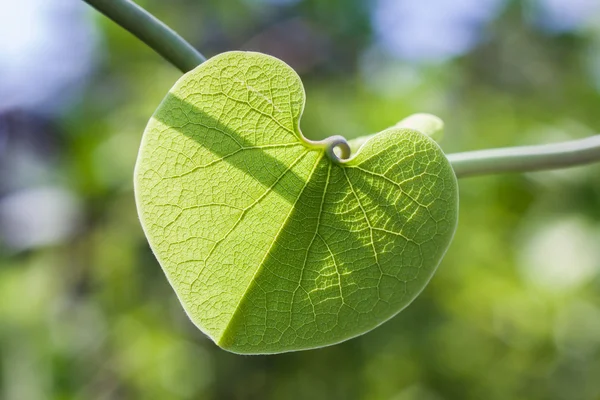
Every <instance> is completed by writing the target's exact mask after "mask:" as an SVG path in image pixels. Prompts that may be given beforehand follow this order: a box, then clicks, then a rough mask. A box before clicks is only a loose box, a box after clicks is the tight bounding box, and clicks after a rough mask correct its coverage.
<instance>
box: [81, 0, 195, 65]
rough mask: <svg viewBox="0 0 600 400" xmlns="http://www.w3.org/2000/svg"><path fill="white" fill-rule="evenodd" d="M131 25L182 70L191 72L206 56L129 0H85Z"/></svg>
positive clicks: (140, 35)
mask: <svg viewBox="0 0 600 400" xmlns="http://www.w3.org/2000/svg"><path fill="white" fill-rule="evenodd" d="M84 1H85V2H86V3H88V4H89V5H91V6H92V7H94V8H95V9H96V10H98V11H100V12H101V13H102V14H104V15H106V16H107V17H108V18H110V19H112V20H113V21H115V22H116V23H117V24H118V25H120V26H121V27H123V28H125V29H127V30H128V31H129V32H131V33H132V34H133V35H135V36H136V37H137V38H138V39H140V40H141V41H142V42H144V43H146V44H147V45H148V46H150V47H151V48H152V49H153V50H154V51H156V52H157V53H158V54H160V55H161V56H163V57H164V58H165V59H166V60H167V61H169V62H170V63H171V64H173V65H174V66H176V67H177V68H179V69H180V70H181V71H182V72H184V73H185V72H188V71H190V70H192V69H194V68H195V67H196V66H198V65H199V64H202V63H203V62H204V61H206V58H205V57H204V56H203V55H202V54H200V53H199V52H198V51H197V50H196V49H194V48H193V47H192V45H190V44H189V43H188V42H186V41H185V40H184V39H183V38H182V37H181V36H179V35H178V34H177V33H176V32H175V31H173V30H172V29H171V28H169V27H168V26H167V25H165V24H163V23H162V22H161V21H159V20H158V19H156V18H155V17H154V16H153V15H152V14H150V13H149V12H147V11H146V10H144V9H143V8H142V7H140V6H138V5H137V4H136V3H134V2H133V1H129V0H84Z"/></svg>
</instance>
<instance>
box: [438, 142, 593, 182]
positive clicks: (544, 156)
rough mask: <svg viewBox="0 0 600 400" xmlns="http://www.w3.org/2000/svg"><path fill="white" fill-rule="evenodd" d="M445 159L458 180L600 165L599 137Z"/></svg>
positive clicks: (465, 154) (469, 152) (491, 150)
mask: <svg viewBox="0 0 600 400" xmlns="http://www.w3.org/2000/svg"><path fill="white" fill-rule="evenodd" d="M447 157H448V160H450V163H451V164H452V167H453V168H454V172H455V173H456V176H457V177H458V178H465V177H469V176H477V175H489V174H497V173H501V172H529V171H540V170H546V169H559V168H566V167H572V166H576V165H583V164H590V163H593V162H600V135H594V136H591V137H588V138H585V139H578V140H571V141H568V142H561V143H553V144H543V145H537V146H522V147H506V148H501V149H489V150H479V151H468V152H465V153H456V154H448V155H447Z"/></svg>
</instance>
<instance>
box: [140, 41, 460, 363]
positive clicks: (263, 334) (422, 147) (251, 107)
mask: <svg viewBox="0 0 600 400" xmlns="http://www.w3.org/2000/svg"><path fill="white" fill-rule="evenodd" d="M304 101H305V94H304V88H303V86H302V83H301V81H300V78H299V77H298V76H297V75H296V73H295V72H294V71H293V70H292V69H291V68H290V67H289V66H288V65H286V64H285V63H283V62H282V61H280V60H278V59H276V58H273V57H270V56H267V55H264V54H259V53H250V52H229V53H223V54H221V55H218V56H216V57H214V58H212V59H210V60H209V61H207V62H206V63H204V64H202V65H200V66H199V67H197V68H196V69H194V70H193V71H191V72H189V73H187V74H185V75H184V76H183V77H182V78H181V79H180V80H179V81H178V82H177V83H176V84H175V86H174V87H173V88H172V89H171V91H170V92H169V93H168V94H167V96H166V98H165V99H164V100H163V102H162V103H161V104H160V106H159V107H158V109H157V110H156V112H155V114H154V115H153V117H152V118H151V120H150V122H149V123H148V126H147V128H146V131H145V132H144V137H143V140H142V145H141V148H140V153H139V157H138V161H137V165H136V171H135V191H136V202H137V206H138V211H139V215H140V219H141V222H142V225H143V227H144V231H145V233H146V236H147V237H148V241H149V242H150V245H151V247H152V249H153V251H154V253H155V255H156V257H157V258H158V260H159V262H160V264H161V266H162V268H163V269H164V271H165V274H166V275H167V278H168V279H169V282H170V283H171V285H172V286H173V288H174V289H175V292H176V293H177V296H178V297H179V300H180V301H181V303H182V304H183V307H184V308H185V310H186V312H187V314H188V315H189V317H190V318H191V320H192V321H193V322H194V323H195V324H196V325H197V326H198V328H200V329H201V330H202V331H203V332H204V333H206V334H207V335H208V336H209V337H210V338H211V339H213V340H214V341H215V342H216V343H217V344H218V345H219V346H221V347H222V348H224V349H227V350H229V351H232V352H236V353H246V354H264V353H279V352H285V351H293V350H301V349H310V348H315V347H321V346H326V345H330V344H334V343H338V342H341V341H344V340H346V339H349V338H352V337H354V336H357V335H360V334H363V333H365V332H367V331H369V330H371V329H373V328H375V327H376V326H378V325H379V324H381V323H383V322H384V321H386V320H388V319H389V318H391V317H392V316H394V315H395V314H397V313H398V312H399V311H400V310H402V309H403V308H404V307H406V306H407V305H408V304H409V303H410V302H411V301H412V300H413V299H414V298H415V297H416V296H417V295H418V294H419V292H421V290H422V289H423V288H424V287H425V285H426V284H427V282H428V281H429V279H430V278H431V276H432V275H433V273H434V272H435V269H436V268H437V266H438V264H439V262H440V260H441V259H442V257H443V255H444V253H445V251H446V249H447V247H448V245H449V244H450V241H451V239H452V236H453V234H454V230H455V227H456V222H457V215H458V190H457V181H456V177H455V175H454V172H453V170H452V168H451V166H450V164H449V162H448V160H447V159H446V157H445V156H444V154H443V153H442V151H441V150H440V148H439V147H438V145H437V144H436V143H435V142H434V141H433V140H432V139H431V138H429V137H427V136H426V135H424V134H422V133H420V132H418V131H415V130H411V129H406V128H391V129H387V130H385V131H383V132H381V133H379V134H376V135H374V136H373V137H371V138H370V139H369V140H367V141H366V142H365V143H364V144H363V145H362V147H361V148H360V150H359V151H358V153H357V154H355V155H354V156H353V157H352V158H350V159H348V160H342V161H340V160H338V159H336V157H332V156H331V154H332V153H333V151H331V148H330V147H331V144H329V143H328V142H327V141H325V142H311V141H308V140H307V139H305V138H304V137H303V136H302V134H301V133H300V128H299V121H300V117H301V115H302V111H303V108H304ZM332 130H334V131H335V127H332Z"/></svg>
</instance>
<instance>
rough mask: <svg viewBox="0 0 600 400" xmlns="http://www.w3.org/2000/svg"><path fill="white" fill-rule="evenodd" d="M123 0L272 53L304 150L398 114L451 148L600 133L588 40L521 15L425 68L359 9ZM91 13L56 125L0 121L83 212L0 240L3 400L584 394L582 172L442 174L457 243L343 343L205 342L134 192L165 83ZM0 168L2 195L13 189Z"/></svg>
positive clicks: (512, 8)
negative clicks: (35, 237)
mask: <svg viewBox="0 0 600 400" xmlns="http://www.w3.org/2000/svg"><path fill="white" fill-rule="evenodd" d="M140 3H141V4H142V5H144V6H145V7H147V8H148V9H149V10H151V11H152V12H153V13H155V15H157V16H158V17H159V18H161V19H162V20H164V21H165V22H166V23H167V24H169V25H170V26H172V27H174V28H176V29H177V30H178V31H179V32H180V33H181V34H182V35H183V36H184V37H185V38H187V39H189V40H190V42H192V43H193V44H194V45H195V46H196V47H197V48H199V49H201V50H202V52H203V53H204V54H205V55H207V56H210V55H213V54H216V53H218V52H221V51H226V50H231V49H236V48H241V49H255V50H261V51H264V52H267V53H271V54H274V55H276V56H278V57H280V58H282V59H284V60H285V61H288V62H289V63H290V64H291V65H292V66H294V67H295V68H296V69H297V70H298V71H299V73H300V74H301V76H302V78H303V80H304V82H305V86H306V91H307V109H306V112H305V117H304V119H303V124H302V127H303V132H304V133H305V134H306V135H307V136H308V137H310V138H314V139H317V138H322V137H325V136H329V135H332V134H343V135H345V136H347V137H355V136H357V135H361V134H366V133H372V132H376V131H379V130H381V129H383V128H385V127H387V126H390V125H393V124H394V123H396V122H397V121H398V120H400V119H401V118H403V117H404V116H406V115H408V114H410V113H413V112H432V113H434V114H437V115H439V116H440V117H442V118H443V119H444V120H445V122H446V126H447V132H446V134H445V140H444V142H443V143H442V145H443V147H444V149H445V150H447V151H449V152H454V151H464V150H471V149H480V148H488V147H497V146H510V145H519V144H533V143H543V142H551V141H556V140H563V139H568V138H571V137H582V136H586V135H589V134H592V133H593V132H594V131H593V130H592V129H594V128H595V129H597V128H598V127H600V112H599V110H600V94H599V88H600V87H599V85H598V81H600V71H598V65H600V63H594V59H597V56H596V54H597V53H598V50H599V49H600V33H599V32H598V31H597V30H594V29H582V30H580V31H573V32H570V33H562V34H550V33H548V32H544V31H542V30H540V29H538V28H536V27H535V26H534V25H532V24H530V23H529V22H528V21H527V20H526V18H524V15H525V13H524V11H523V10H524V9H525V8H526V7H525V6H524V3H522V2H518V1H511V2H509V3H508V5H507V7H506V9H504V10H503V11H502V13H501V14H500V15H499V16H498V17H497V18H496V19H495V20H494V21H493V22H492V23H491V24H489V25H488V26H486V28H485V31H484V32H482V35H483V36H484V37H485V40H484V41H483V42H482V43H481V44H480V45H479V46H477V47H476V48H475V49H474V50H472V51H470V52H469V53H468V54H466V55H464V56H462V57H459V58H456V59H453V60H450V61H448V62H444V63H438V64H414V63H407V62H403V61H402V60H399V59H394V58H392V57H391V56H389V55H387V54H386V53H385V52H383V51H381V50H380V49H377V48H376V46H373V44H372V43H373V37H372V27H371V21H370V17H369V7H371V6H373V4H374V2H370V1H359V0H352V1H341V0H337V1H331V2H329V1H319V0H305V1H297V2H292V1H288V2H286V3H288V5H287V6H283V5H279V6H278V5H273V4H269V3H274V2H273V1H272V2H264V1H258V0H255V1H252V0H246V1H241V0H228V1H222V0H207V1H203V2H197V1H192V0H187V1H186V0H176V1H169V2H163V1H159V0H152V1H151V0H148V1H140ZM281 3H284V2H281ZM90 14H92V13H90ZM93 21H94V23H97V24H99V26H100V28H101V30H102V34H103V43H102V44H103V46H102V50H101V53H99V54H98V59H99V64H98V65H97V67H96V70H95V72H94V74H93V77H92V79H91V81H90V82H87V83H85V84H86V85H87V86H86V87H85V92H84V94H83V96H81V97H80V98H79V100H78V101H77V102H76V103H74V104H72V105H71V106H70V108H69V109H68V111H67V112H64V113H63V114H60V115H59V116H53V117H47V116H40V115H37V114H35V113H30V112H29V113H28V112H26V111H18V110H8V111H3V112H2V116H1V118H0V120H1V121H2V124H3V126H5V127H6V126H8V128H6V129H4V130H3V131H2V132H3V135H5V134H6V132H8V139H9V140H8V143H9V146H10V145H11V143H15V142H17V141H19V140H23V138H28V139H27V140H28V143H29V145H32V146H33V147H35V148H36V149H37V150H35V151H34V152H33V154H36V155H37V156H36V157H37V159H38V160H40V159H41V160H44V163H45V164H44V165H45V166H46V167H45V168H43V173H42V172H40V173H38V174H37V175H36V176H37V177H38V181H40V180H41V182H38V181H36V180H35V179H33V180H31V182H33V183H35V184H39V183H42V184H45V185H58V186H60V187H63V188H66V189H68V191H69V192H70V193H72V194H73V195H74V197H75V198H76V200H77V204H79V207H80V208H81V211H82V212H81V215H80V217H79V222H78V224H76V226H75V227H74V228H73V232H72V234H71V235H70V236H66V238H64V239H63V240H59V241H57V242H56V243H53V244H48V245H44V246H31V247H29V248H26V249H14V248H11V247H10V246H9V245H8V244H7V243H5V244H4V245H1V244H0V246H2V247H0V251H1V252H2V253H1V257H0V321H1V322H0V397H1V398H5V399H11V400H12V399H45V398H52V399H121V398H122V399H135V398H140V399H170V398H189V399H254V398H256V399H282V398H286V399H296V398H297V399H392V400H409V399H419V400H420V399H424V400H427V399H431V400H438V399H482V398H485V399H492V400H493V399H521V398H522V399H565V400H566V399H569V400H573V399H600V380H598V376H600V277H599V274H598V271H599V270H600V246H598V245H597V243H599V240H600V168H599V167H598V166H587V167H580V168H575V169H571V170H566V171H555V172H544V173H535V174H533V173H532V174H523V175H502V176H490V177H482V178H472V179H466V180H463V181H461V182H460V190H461V200H460V201H461V215H460V222H459V227H458V232H457V235H456V237H455V240H454V243H453V244H452V246H451V248H450V250H449V251H448V253H447V255H446V258H445V259H444V261H443V262H442V264H441V266H440V268H439V270H438V273H437V274H436V275H435V276H434V278H433V279H432V281H431V283H430V284H429V286H428V287H427V288H426V289H425V290H424V292H423V293H422V294H421V296H420V297H418V298H417V300H415V301H414V303H413V304H412V305H411V306H409V307H408V308H407V309H406V310H405V311H403V312H402V313H400V314H399V315H398V316H397V317H395V318H394V319H392V320H391V321H390V322H388V323H386V324H384V325H382V326H381V327H379V328H377V329H376V330H374V331H372V332H370V333H368V334H366V335H364V336H362V337H360V338H357V339H353V340H350V341H348V342H345V343H343V344H340V345H336V346H332V347H328V348H323V349H319V350H313V351H306V352H299V353H289V354H283V355H278V356H255V357H242V356H237V355H233V354H229V353H227V352H224V351H223V350H220V349H219V348H217V347H216V346H215V345H213V344H212V343H211V342H210V341H209V340H208V339H207V338H206V337H204V336H203V335H202V334H201V332H199V331H198V330H197V329H196V328H194V326H193V325H192V323H191V322H190V321H189V320H188V319H187V317H186V316H185V314H184V312H183V310H182V308H181V306H180V305H179V303H178V301H177V299H176V297H175V294H174V292H173V291H172V290H171V288H170V287H169V285H168V283H167V281H166V279H165V278H164V275H163V273H162V271H161V269H160V267H159V265H158V263H157V262H156V261H155V259H154V257H153V255H152V254H151V252H150V250H149V248H148V245H147V243H146V241H145V238H144V236H143V233H142V230H141V228H140V225H139V223H138V220H137V215H136V210H135V204H134V197H133V192H132V171H133V166H134V162H135V157H136V154H137V148H138V144H139V140H140V137H141V134H142V131H143V129H144V127H145V124H146V122H147V120H148V118H149V116H150V115H151V114H152V112H153V111H154V109H155V108H156V106H157V104H158V103H159V102H160V100H161V99H162V97H163V96H164V94H165V93H166V92H167V90H168V89H169V88H170V87H171V86H172V84H173V83H174V82H175V80H176V79H177V78H178V77H179V73H178V71H177V70H176V69H175V68H173V67H171V66H170V65H168V64H166V63H165V62H164V61H163V60H162V59H160V58H159V57H158V56H156V55H155V54H154V53H153V52H152V51H151V50H149V49H148V48H147V47H146V46H144V45H143V44H141V43H140V42H138V41H137V40H136V39H135V38H133V37H131V35H129V34H128V33H127V32H125V31H124V30H122V29H121V28H119V27H117V26H115V25H114V24H113V23H112V22H111V21H108V20H107V19H106V18H103V17H101V16H96V15H95V16H94V18H93ZM90 23H91V22H90ZM399 23H402V22H401V21H399ZM440 40H444V38H443V37H442V38H440ZM0 96H2V94H1V93H0ZM7 121H8V122H7ZM11 121H12V122H11ZM23 121H25V122H23ZM31 121H34V122H31ZM36 121H37V122H36ZM334 126H335V127H337V128H336V129H338V131H332V127H334ZM25 131H27V132H29V133H28V134H27V135H26V134H25V133H27V132H25ZM2 157H3V158H4V159H3V160H0V165H2V168H3V169H4V168H8V167H7V166H6V165H5V161H6V163H8V161H7V160H9V155H8V152H5V153H3V156H2ZM11 168H16V167H14V166H13V167H11ZM6 171H8V169H6ZM11 171H12V170H11ZM8 175H10V174H8V173H6V174H5V173H4V172H2V171H0V179H2V181H0V191H1V195H2V196H8V195H9V194H10V193H11V191H13V190H16V189H17V188H19V189H20V188H22V187H23V186H24V184H20V183H19V182H17V183H14V182H12V181H10V182H9V179H8V178H7V176H8ZM11 182H12V183H11ZM33 183H32V184H33ZM41 207H44V203H42V205H41Z"/></svg>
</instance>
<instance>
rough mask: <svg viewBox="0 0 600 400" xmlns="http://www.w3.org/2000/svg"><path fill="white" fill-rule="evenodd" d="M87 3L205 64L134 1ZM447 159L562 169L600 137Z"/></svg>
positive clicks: (182, 62) (471, 171) (481, 170)
mask: <svg viewBox="0 0 600 400" xmlns="http://www.w3.org/2000/svg"><path fill="white" fill-rule="evenodd" d="M84 1H85V2H86V3H88V4H90V5H91V6H92V7H94V8H96V9H97V10H98V11H100V12H101V13H103V14H104V15H106V16H107V17H108V18H110V19H112V20H113V21H115V22H116V23H117V24H118V25H120V26H121V27H123V28H125V29H127V30H128V31H129V32H131V33H132V34H133V35H135V36H136V37H137V38H138V39H140V40H141V41H143V42H144V43H146V44H147V45H148V46H150V47H151V48H152V49H154V51H156V52H157V53H158V54H160V55H161V56H163V57H164V58H165V59H166V60H167V61H169V62H170V63H171V64H173V65H174V66H176V67H177V68H179V69H180V70H181V71H182V72H184V73H185V72H188V71H190V70H192V69H194V68H195V67H196V66H198V65H199V64H202V63H203V62H204V61H206V58H205V57H204V56H203V55H202V54H200V53H199V52H198V51H197V50H196V49H194V48H193V47H192V46H191V45H190V44H189V43H188V42H186V41H185V40H184V39H183V38H182V37H181V36H179V35H178V34H177V33H175V31H173V30H172V29H171V28H169V27H168V26H166V25H165V24H163V23H162V22H161V21H159V20H158V19H156V18H155V17H154V16H153V15H152V14H150V13H149V12H147V11H146V10H144V9H143V8H141V7H140V6H138V5H137V4H135V3H134V2H132V1H129V0H84ZM344 142H345V140H344ZM332 149H333V147H332ZM332 154H333V153H332ZM447 157H448V159H449V160H450V163H451V164H452V167H453V168H454V171H455V172H456V176H457V177H458V178H465V177H469V176H477V175H489V174H497V173H502V172H528V171H539V170H545V169H559V168H565V167H571V166H576V165H583V164H589V163H593V162H600V135H595V136H592V137H589V138H586V139H579V140H572V141H568V142H562V143H555V144H545V145H538V146H522V147H507V148H501V149H489V150H479V151H469V152H465V153H456V154H449V155H448V156H447Z"/></svg>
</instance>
